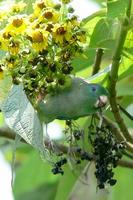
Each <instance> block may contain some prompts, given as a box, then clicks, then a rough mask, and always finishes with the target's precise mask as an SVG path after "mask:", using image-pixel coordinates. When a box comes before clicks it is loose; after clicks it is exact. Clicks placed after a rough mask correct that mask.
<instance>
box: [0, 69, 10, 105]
mask: <svg viewBox="0 0 133 200" xmlns="http://www.w3.org/2000/svg"><path fill="white" fill-rule="evenodd" d="M11 86H12V79H11V76H9V75H8V74H6V72H5V73H4V75H3V79H1V80H0V107H1V106H2V102H3V101H4V100H5V99H6V97H7V96H8V93H9V91H10V89H11Z"/></svg>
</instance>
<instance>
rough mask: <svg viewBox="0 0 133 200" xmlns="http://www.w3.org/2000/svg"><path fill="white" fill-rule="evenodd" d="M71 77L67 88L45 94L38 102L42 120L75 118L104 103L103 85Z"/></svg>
mask: <svg viewBox="0 0 133 200" xmlns="http://www.w3.org/2000/svg"><path fill="white" fill-rule="evenodd" d="M71 79H72V80H71V85H70V87H69V88H66V89H63V90H60V91H58V93H56V95H50V94H47V95H46V96H45V98H44V100H41V101H40V102H39V103H38V106H37V111H38V114H39V115H40V118H41V120H42V121H43V122H45V123H49V122H51V121H53V120H54V119H59V120H72V119H74V120H76V119H78V118H80V117H84V116H87V115H92V114H94V113H96V112H98V110H99V109H100V108H101V107H103V106H105V105H106V103H107V96H108V92H107V90H106V89H105V88H104V87H102V86H101V85H99V84H93V83H88V82H87V81H85V80H84V79H82V78H78V77H71Z"/></svg>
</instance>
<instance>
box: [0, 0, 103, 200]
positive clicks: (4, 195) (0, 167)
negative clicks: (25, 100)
mask: <svg viewBox="0 0 133 200" xmlns="http://www.w3.org/2000/svg"><path fill="white" fill-rule="evenodd" d="M72 6H73V8H74V9H75V11H76V14H77V15H78V16H79V17H80V19H82V18H85V17H87V16H88V15H91V14H92V13H94V12H95V11H97V10H98V9H99V6H98V5H97V4H95V3H94V2H93V1H91V0H73V1H72ZM57 126H58V125H57V124H55V123H54V122H53V124H51V125H50V127H49V129H48V132H49V135H50V136H51V135H53V132H55V130H58V132H59V129H60V127H57ZM58 137H59V135H58V134H57V131H56V135H55V138H58ZM0 200H14V198H13V194H12V189H11V168H10V165H9V164H8V163H7V162H6V160H5V159H4V157H3V155H2V152H0Z"/></svg>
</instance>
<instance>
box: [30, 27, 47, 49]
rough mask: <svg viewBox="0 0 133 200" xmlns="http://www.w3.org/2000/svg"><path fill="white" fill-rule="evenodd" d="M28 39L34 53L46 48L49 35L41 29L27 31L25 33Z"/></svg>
mask: <svg viewBox="0 0 133 200" xmlns="http://www.w3.org/2000/svg"><path fill="white" fill-rule="evenodd" d="M27 34H28V36H29V39H30V41H31V43H32V47H33V49H35V50H36V51H42V50H43V49H46V48H47V46H48V35H49V33H48V32H47V31H45V30H42V29H35V30H29V31H28V32H27Z"/></svg>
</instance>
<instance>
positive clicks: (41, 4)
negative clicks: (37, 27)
mask: <svg viewBox="0 0 133 200" xmlns="http://www.w3.org/2000/svg"><path fill="white" fill-rule="evenodd" d="M46 7H53V3H52V1H50V0H38V1H36V2H35V3H34V4H33V9H34V12H33V14H34V15H35V16H36V17H39V16H40V13H41V11H42V10H43V9H45V8H46Z"/></svg>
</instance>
